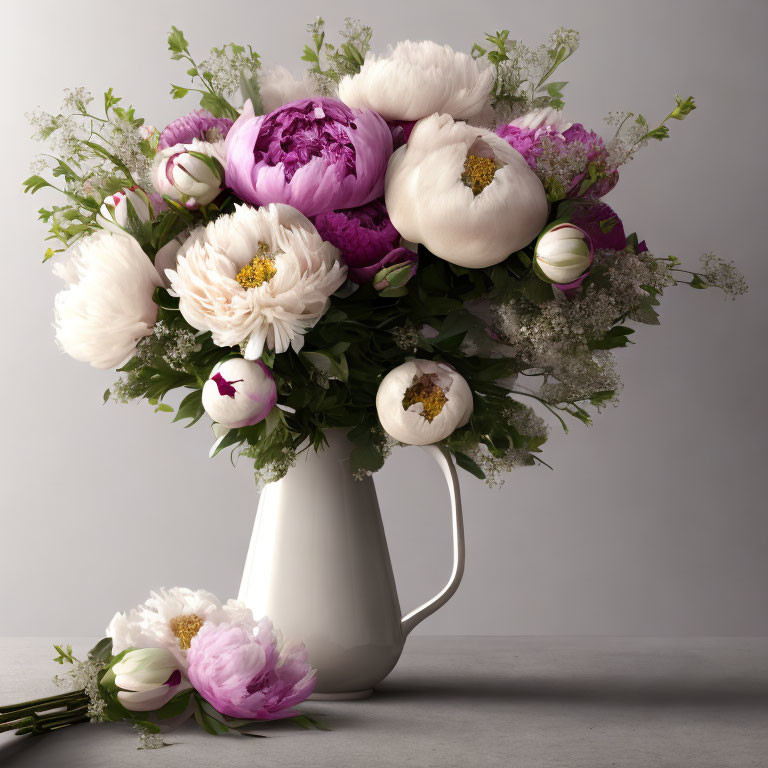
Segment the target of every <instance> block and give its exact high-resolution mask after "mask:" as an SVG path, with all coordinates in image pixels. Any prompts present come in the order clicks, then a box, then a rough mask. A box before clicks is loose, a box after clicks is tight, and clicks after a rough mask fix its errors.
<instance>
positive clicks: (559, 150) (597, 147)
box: [496, 121, 619, 200]
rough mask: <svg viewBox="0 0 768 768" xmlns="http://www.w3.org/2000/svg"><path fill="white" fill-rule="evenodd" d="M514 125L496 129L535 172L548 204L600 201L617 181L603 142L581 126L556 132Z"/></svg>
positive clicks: (552, 129)
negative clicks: (576, 199)
mask: <svg viewBox="0 0 768 768" xmlns="http://www.w3.org/2000/svg"><path fill="white" fill-rule="evenodd" d="M518 122H520V121H515V122H513V123H510V124H509V125H502V126H500V127H499V128H497V129H496V134H497V135H498V136H500V137H501V138H502V139H505V140H506V141H507V142H508V143H509V144H510V146H512V147H513V148H514V149H516V150H517V151H518V152H519V153H520V154H521V155H522V156H523V157H524V158H525V160H526V162H527V163H528V165H529V166H530V167H531V169H532V170H534V171H536V173H537V174H538V175H539V178H540V179H541V181H542V183H543V184H544V187H545V188H546V190H547V195H548V197H549V198H550V200H562V199H563V198H566V197H588V198H599V197H603V196H604V195H607V194H608V193H609V192H610V191H611V190H612V189H613V188H614V187H615V186H616V183H617V182H618V180H619V172H618V171H617V170H616V169H615V168H611V167H610V163H609V157H608V152H607V150H606V148H605V144H604V143H603V140H602V138H600V136H598V135H597V134H596V133H595V132H594V131H588V130H587V129H586V128H585V127H584V126H583V125H581V123H575V124H573V125H571V126H570V127H568V128H566V129H564V130H562V132H560V131H558V130H557V127H555V126H552V125H548V124H547V125H542V126H539V127H529V126H527V125H522V124H518V125H516V124H515V123H518Z"/></svg>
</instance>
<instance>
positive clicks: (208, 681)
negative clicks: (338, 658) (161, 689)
mask: <svg viewBox="0 0 768 768" xmlns="http://www.w3.org/2000/svg"><path fill="white" fill-rule="evenodd" d="M187 662H188V664H189V666H188V669H187V676H188V677H189V681H190V682H191V683H192V685H193V686H194V688H195V689H196V690H197V691H198V693H200V695H201V696H202V697H203V698H204V699H205V700H206V701H208V702H209V703H210V704H211V705H213V706H214V707H215V708H216V709H217V710H218V711H219V712H221V714H223V715H227V716H229V717H236V718H243V719H245V720H278V719H280V718H283V717H292V716H294V715H296V714H297V713H296V711H295V710H293V707H295V706H296V705H297V704H299V703H301V702H302V701H304V700H305V699H306V698H307V697H308V696H309V695H310V694H311V693H312V691H313V690H314V688H315V683H316V679H315V670H314V669H312V667H310V665H309V664H308V663H307V651H306V649H305V648H304V646H303V645H289V644H286V645H285V646H283V648H282V649H278V645H277V641H276V639H275V635H274V632H273V630H272V622H270V621H269V619H266V618H265V619H262V620H261V621H260V622H259V623H258V625H257V627H256V629H255V630H250V629H246V628H244V627H241V626H238V625H229V624H204V625H203V627H202V628H201V629H200V631H199V632H198V633H197V635H196V636H195V637H194V638H193V640H192V644H191V645H190V648H189V650H188V651H187Z"/></svg>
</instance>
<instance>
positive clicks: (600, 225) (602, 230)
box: [571, 202, 627, 251]
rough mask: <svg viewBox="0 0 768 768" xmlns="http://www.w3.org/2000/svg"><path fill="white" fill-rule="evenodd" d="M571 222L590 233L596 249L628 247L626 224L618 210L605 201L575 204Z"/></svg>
mask: <svg viewBox="0 0 768 768" xmlns="http://www.w3.org/2000/svg"><path fill="white" fill-rule="evenodd" d="M571 222H573V223H574V224H576V225H577V226H578V227H581V229H583V230H584V231H585V232H586V233H587V234H588V235H589V238H590V240H591V241H592V245H593V247H594V249H595V250H596V251H599V250H602V249H604V248H607V249H610V250H613V251H622V250H624V248H626V247H627V236H626V235H625V234H624V225H623V224H622V223H621V219H620V218H619V216H618V214H617V213H616V211H614V210H613V208H611V207H610V206H609V205H606V204H605V203H598V202H594V203H591V204H587V205H577V206H575V208H574V211H573V214H572V215H571Z"/></svg>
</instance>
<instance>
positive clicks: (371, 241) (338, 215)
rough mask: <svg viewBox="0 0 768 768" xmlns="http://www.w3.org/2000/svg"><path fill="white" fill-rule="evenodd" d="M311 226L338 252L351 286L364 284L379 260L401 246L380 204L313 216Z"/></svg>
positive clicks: (377, 267)
mask: <svg viewBox="0 0 768 768" xmlns="http://www.w3.org/2000/svg"><path fill="white" fill-rule="evenodd" d="M314 223H315V226H316V227H317V231H318V232H319V233H320V237H322V238H323V240H327V241H328V242H329V243H332V244H333V245H335V246H336V247H337V248H338V249H339V251H341V255H342V257H343V259H344V262H345V263H346V265H347V267H348V268H349V271H348V276H349V279H350V280H352V282H354V283H365V282H367V281H368V280H369V279H370V278H371V277H373V276H374V275H375V274H376V272H378V270H379V269H380V267H379V266H378V265H379V263H380V262H381V260H382V259H383V258H384V257H385V256H386V255H387V254H388V253H390V251H393V250H394V249H395V248H397V246H398V245H399V243H400V233H399V232H398V231H397V230H396V229H395V227H394V226H393V224H392V222H391V221H390V220H389V216H388V215H387V209H386V208H385V207H384V203H383V202H382V201H381V200H376V201H375V202H373V203H368V205H363V206H361V207H360V208H351V209H349V210H341V211H330V212H328V213H321V214H320V215H319V216H315V220H314ZM371 270H372V271H371Z"/></svg>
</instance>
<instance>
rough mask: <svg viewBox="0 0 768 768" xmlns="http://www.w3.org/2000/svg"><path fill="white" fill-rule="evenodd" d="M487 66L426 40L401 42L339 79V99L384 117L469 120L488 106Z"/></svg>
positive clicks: (490, 72)
mask: <svg viewBox="0 0 768 768" xmlns="http://www.w3.org/2000/svg"><path fill="white" fill-rule="evenodd" d="M493 79H494V73H493V70H492V69H491V68H490V67H489V66H487V65H484V64H482V63H481V62H479V61H477V60H476V59H473V58H472V57H471V56H469V55H468V54H466V53H459V52H457V51H454V50H453V49H452V48H451V47H450V46H448V45H438V44H437V43H433V42H432V41H431V40H421V41H418V42H414V41H412V40H405V41H403V42H400V43H398V44H397V45H396V46H395V47H394V48H391V49H390V50H389V52H388V53H387V54H385V55H383V56H376V55H375V54H372V53H369V54H367V55H366V57H365V63H364V64H363V66H362V67H361V68H360V71H359V72H358V73H357V74H356V75H346V76H345V77H343V78H342V79H341V82H340V83H339V99H341V101H343V102H344V103H345V104H346V105H347V106H349V107H352V108H353V109H372V110H373V111H374V112H378V113H379V114H380V115H381V116H382V117H383V118H384V119H385V120H420V119H421V118H422V117H427V115H431V114H434V113H435V112H438V113H440V114H446V115H451V116H452V117H455V118H457V119H463V120H473V119H477V118H479V117H480V116H481V115H482V114H483V113H485V112H486V111H487V110H488V105H489V103H490V96H491V86H492V85H493Z"/></svg>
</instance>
